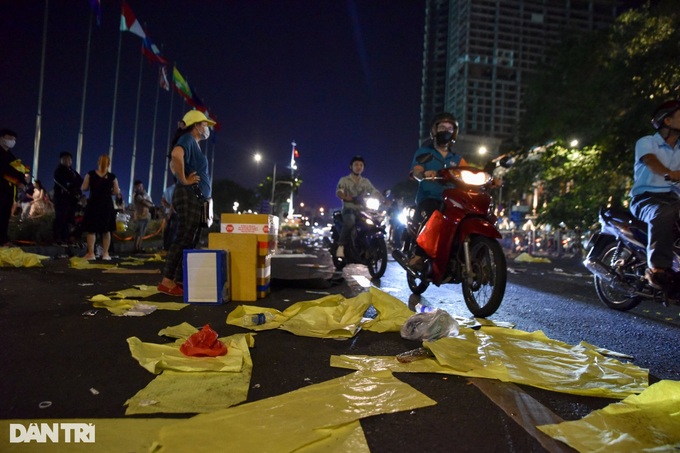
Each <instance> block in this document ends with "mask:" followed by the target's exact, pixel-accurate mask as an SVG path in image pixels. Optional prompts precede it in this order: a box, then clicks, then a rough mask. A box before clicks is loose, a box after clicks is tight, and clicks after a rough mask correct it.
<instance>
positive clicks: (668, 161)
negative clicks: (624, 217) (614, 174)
mask: <svg viewBox="0 0 680 453" xmlns="http://www.w3.org/2000/svg"><path fill="white" fill-rule="evenodd" d="M652 126H653V127H654V129H656V130H657V133H656V134H654V135H647V136H645V137H642V138H641V139H639V140H638V141H637V143H636V144H635V166H634V167H633V169H634V177H635V182H634V183H633V188H632V189H631V191H630V195H631V196H632V200H631V204H630V210H631V212H632V213H633V215H635V217H637V218H638V219H640V220H642V221H644V222H646V223H647V232H648V233H647V235H648V242H647V265H648V267H649V268H648V269H647V271H646V273H645V277H646V278H647V280H648V281H649V284H650V285H651V286H653V287H655V288H657V289H663V288H664V286H666V285H667V284H668V283H670V282H671V281H673V280H676V278H674V277H676V275H675V273H674V272H673V270H672V264H673V244H674V242H675V240H676V239H677V238H676V231H677V230H676V222H677V221H678V215H679V214H680V197H678V196H677V195H676V194H675V193H673V191H672V190H671V189H672V188H671V183H670V182H669V181H668V180H667V179H670V180H672V181H678V180H680V142H679V141H678V138H679V137H680V101H678V100H671V101H667V102H664V103H663V104H661V105H660V106H659V107H657V109H656V110H655V111H654V115H653V117H652Z"/></svg>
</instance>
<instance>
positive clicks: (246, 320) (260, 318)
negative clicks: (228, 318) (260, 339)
mask: <svg viewBox="0 0 680 453" xmlns="http://www.w3.org/2000/svg"><path fill="white" fill-rule="evenodd" d="M274 318H275V316H274V313H270V312H268V311H267V312H264V313H256V314H254V315H245V316H243V325H244V326H261V325H262V324H264V323H267V322H269V321H273V320H274Z"/></svg>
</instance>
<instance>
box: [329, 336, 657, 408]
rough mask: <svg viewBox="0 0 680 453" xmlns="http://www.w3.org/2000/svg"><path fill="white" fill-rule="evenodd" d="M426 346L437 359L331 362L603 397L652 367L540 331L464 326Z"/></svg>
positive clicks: (621, 394) (627, 388)
mask: <svg viewBox="0 0 680 453" xmlns="http://www.w3.org/2000/svg"><path fill="white" fill-rule="evenodd" d="M423 346H424V347H426V348H428V349H430V350H431V351H432V352H433V353H434V355H435V358H434V359H424V360H419V361H415V362H411V363H406V364H401V363H399V362H398V361H397V360H396V359H395V358H394V357H366V356H333V357H331V365H332V366H336V367H341V368H350V369H355V370H372V371H380V370H391V371H394V372H407V373H408V372H411V373H427V372H429V373H445V374H456V375H459V376H466V377H481V378H490V379H498V380H500V381H503V382H514V383H517V384H525V385H531V386H534V387H538V388H542V389H546V390H552V391H556V392H563V393H570V394H575V395H585V396H597V397H604V398H625V397H626V396H629V395H632V394H635V393H640V392H642V391H643V390H645V389H646V388H647V385H648V377H647V376H648V370H646V369H643V368H640V367H638V366H635V365H630V364H624V363H622V362H619V361H618V360H615V359H611V358H608V357H605V356H603V355H602V354H600V353H598V352H597V351H595V350H593V349H591V348H588V347H587V346H586V345H583V344H581V345H577V346H572V345H569V344H566V343H563V342H561V341H557V340H552V339H550V338H548V337H546V336H545V334H543V332H540V331H537V332H532V333H529V332H524V331H521V330H514V329H504V328H500V327H482V328H481V330H472V329H467V328H461V330H460V334H459V335H458V336H457V337H449V338H442V339H440V340H437V341H434V342H425V343H423Z"/></svg>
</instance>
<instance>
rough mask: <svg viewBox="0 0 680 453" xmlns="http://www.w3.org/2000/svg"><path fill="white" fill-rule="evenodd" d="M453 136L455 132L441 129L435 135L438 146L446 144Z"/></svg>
mask: <svg viewBox="0 0 680 453" xmlns="http://www.w3.org/2000/svg"><path fill="white" fill-rule="evenodd" d="M452 138H453V132H449V131H439V132H437V134H436V135H435V136H434V142H435V144H436V145H437V146H446V145H448V144H449V142H451V139H452Z"/></svg>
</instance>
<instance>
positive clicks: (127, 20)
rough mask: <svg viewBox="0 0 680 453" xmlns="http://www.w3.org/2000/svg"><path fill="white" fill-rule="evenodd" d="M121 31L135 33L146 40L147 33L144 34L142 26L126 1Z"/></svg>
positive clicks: (121, 18)
mask: <svg viewBox="0 0 680 453" xmlns="http://www.w3.org/2000/svg"><path fill="white" fill-rule="evenodd" d="M120 29H121V31H129V32H130V33H134V34H135V35H137V36H139V37H140V38H142V39H144V38H146V33H144V28H143V27H142V24H140V23H139V21H138V20H137V18H136V17H135V14H134V13H133V12H132V10H131V9H130V7H129V6H128V4H127V2H125V0H123V11H122V14H121V16H120Z"/></svg>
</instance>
